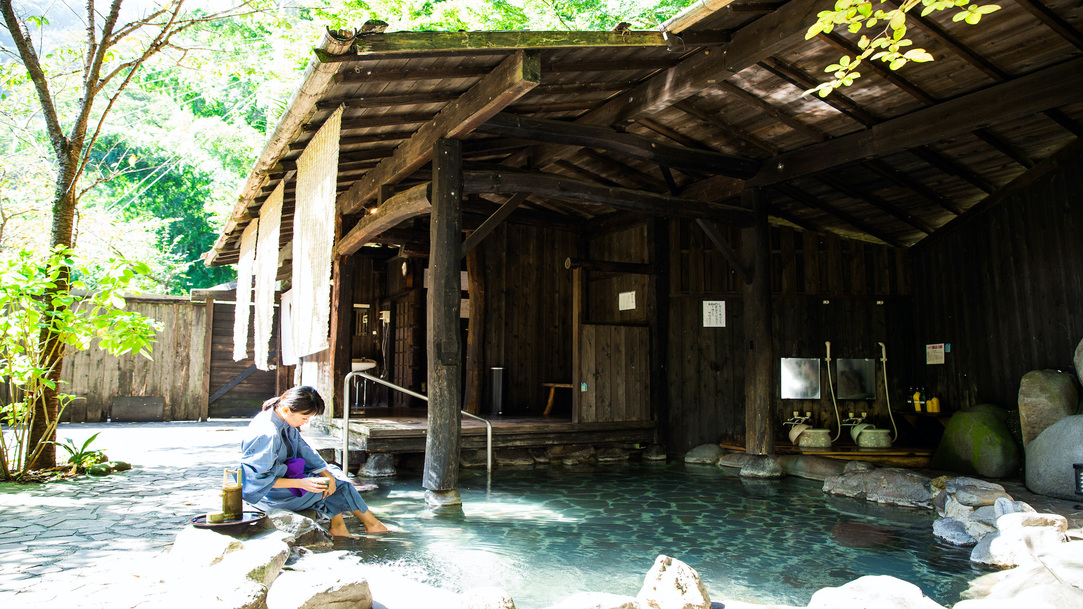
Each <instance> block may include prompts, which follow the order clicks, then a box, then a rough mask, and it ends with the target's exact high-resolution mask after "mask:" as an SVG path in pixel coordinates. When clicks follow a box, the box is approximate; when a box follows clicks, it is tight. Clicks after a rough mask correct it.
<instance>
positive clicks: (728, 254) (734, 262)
mask: <svg viewBox="0 0 1083 609" xmlns="http://www.w3.org/2000/svg"><path fill="white" fill-rule="evenodd" d="M696 224H697V225H699V227H700V228H701V229H703V232H704V234H706V235H707V238H708V239H710V240H711V243H713V244H714V246H715V247H716V248H718V251H719V252H721V253H722V257H723V258H725V259H726V262H729V263H730V266H732V267H733V270H735V271H737V272H738V273H740V275H741V279H743V280H744V282H745V283H746V284H748V283H752V281H753V276H752V275H753V270H752V268H751V267H749V266H748V265H747V264H745V263H744V262H743V261H742V260H741V257H740V256H738V255H737V251H736V250H734V249H733V247H731V246H730V244H729V243H727V242H726V238H725V237H723V236H722V233H720V232H718V228H717V227H716V226H715V225H714V223H713V222H708V221H706V220H696Z"/></svg>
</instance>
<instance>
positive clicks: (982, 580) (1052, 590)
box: [954, 544, 1083, 609]
mask: <svg viewBox="0 0 1083 609" xmlns="http://www.w3.org/2000/svg"><path fill="white" fill-rule="evenodd" d="M1070 545H1071V544H1061V546H1060V548H1058V549H1056V550H1054V551H1051V552H1046V553H1045V554H1043V555H1042V556H1041V562H1032V563H1029V564H1026V565H1023V566H1020V567H1016V568H1013V569H1008V570H1005V571H998V572H996V573H989V574H986V575H983V576H981V577H979V578H977V579H975V580H973V581H972V582H971V583H970V587H969V588H968V589H967V590H966V591H965V592H963V594H962V595H961V597H962V598H963V599H964V600H962V601H961V602H959V603H957V604H956V605H955V607H954V609H1000V608H1009V607H1056V608H1057V609H1081V608H1083V590H1080V589H1079V587H1078V585H1079V584H1078V583H1075V582H1073V581H1072V579H1071V577H1072V575H1073V574H1074V575H1076V576H1078V575H1079V573H1080V572H1083V569H1080V566H1079V564H1078V563H1079V561H1080V558H1079V557H1080V556H1083V547H1075V548H1067V547H1066V546H1070ZM1065 550H1067V552H1065ZM1060 553H1064V554H1065V555H1066V556H1071V555H1074V556H1071V558H1070V559H1069V560H1072V559H1074V562H1075V563H1076V566H1075V568H1074V569H1071V570H1069V571H1065V570H1064V569H1063V568H1060V567H1061V565H1060V564H1057V563H1059V562H1060V561H1059V560H1058V554H1060ZM1047 564H1053V565H1056V566H1055V567H1054V569H1055V570H1056V571H1057V572H1056V573H1054V571H1052V570H1050V568H1049V567H1047V566H1046V565H1047ZM1077 581H1078V580H1077ZM1073 584H1074V585H1073Z"/></svg>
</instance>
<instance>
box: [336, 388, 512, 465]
mask: <svg viewBox="0 0 1083 609" xmlns="http://www.w3.org/2000/svg"><path fill="white" fill-rule="evenodd" d="M358 376H359V377H362V378H364V379H365V380H366V381H373V382H375V383H379V384H381V385H384V386H385V387H390V388H391V389H395V390H397V391H401V392H402V393H405V394H406V395H410V396H413V397H415V398H418V399H422V400H425V401H426V402H428V401H429V398H428V396H426V395H424V394H421V393H418V392H416V391H411V390H409V389H407V388H405V387H402V386H399V385H396V384H395V383H392V382H390V381H385V380H384V379H382V378H378V377H375V376H372V375H371V374H365V373H364V372H360V371H353V372H350V373H348V374H347V375H346V379H345V381H343V383H344V385H345V386H344V387H343V391H342V393H343V397H344V400H343V404H342V473H344V474H346V475H347V476H349V475H350V468H349V464H350V403H351V402H350V387H351V385H352V383H351V382H350V381H352V380H353V379H354V377H358ZM459 412H461V413H462V414H464V415H466V416H468V417H470V418H471V419H476V420H478V421H481V422H482V423H485V457H486V471H487V472H488V473H489V474H490V475H491V474H492V473H493V424H492V423H490V422H489V421H488V419H483V418H481V417H479V416H477V415H474V414H470V413H469V412H467V411H465V410H460V411H459Z"/></svg>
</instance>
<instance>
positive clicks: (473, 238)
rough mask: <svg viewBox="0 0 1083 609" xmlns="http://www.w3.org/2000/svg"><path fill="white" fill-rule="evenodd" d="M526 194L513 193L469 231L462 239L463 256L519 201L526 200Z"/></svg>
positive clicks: (513, 208)
mask: <svg viewBox="0 0 1083 609" xmlns="http://www.w3.org/2000/svg"><path fill="white" fill-rule="evenodd" d="M528 196H530V195H527V194H526V193H521V192H517V193H515V194H514V195H512V196H511V198H509V199H508V200H507V201H505V202H504V204H503V205H501V206H500V209H497V210H496V211H495V212H493V215H491V216H489V217H488V218H486V219H485V221H484V222H482V223H481V226H479V227H478V228H477V229H476V230H474V232H472V233H470V236H469V237H467V238H466V240H465V241H463V245H462V255H463V257H465V256H466V255H467V254H469V253H470V250H472V249H474V248H475V247H477V245H478V244H479V243H481V240H482V239H484V238H485V237H487V236H489V233H491V232H493V230H495V229H496V227H497V226H500V223H501V222H503V221H504V220H506V219H507V217H508V216H510V215H511V212H513V211H515V208H516V207H519V204H520V203H522V202H523V201H526V198H527V197H528Z"/></svg>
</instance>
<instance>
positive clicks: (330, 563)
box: [267, 552, 372, 609]
mask: <svg viewBox="0 0 1083 609" xmlns="http://www.w3.org/2000/svg"><path fill="white" fill-rule="evenodd" d="M359 563H360V561H359V560H358V559H357V558H356V557H354V556H348V555H346V553H345V552H327V553H324V554H311V555H307V556H303V557H302V558H301V559H300V560H298V561H296V562H294V563H293V564H292V565H291V568H292V570H291V571H285V572H283V573H282V574H281V575H280V576H279V577H278V579H276V580H275V582H274V583H273V584H272V585H271V588H270V590H268V591H267V609H328V608H337V607H342V608H343V609H345V608H346V607H350V608H352V609H372V593H371V592H370V590H369V584H368V581H367V580H366V579H365V578H364V577H363V576H362V575H361V574H360V571H359V570H358V569H357V566H358V564H359Z"/></svg>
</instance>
